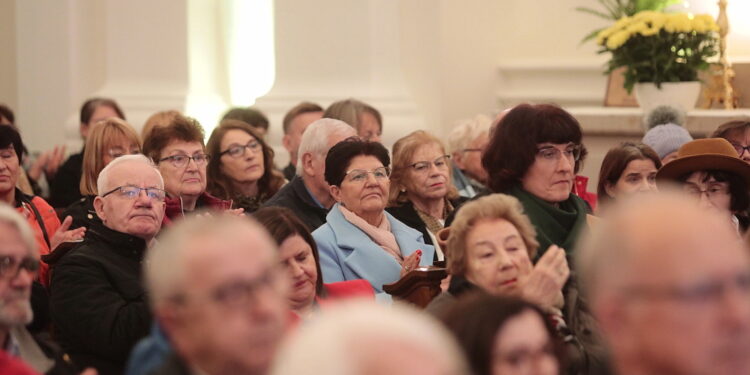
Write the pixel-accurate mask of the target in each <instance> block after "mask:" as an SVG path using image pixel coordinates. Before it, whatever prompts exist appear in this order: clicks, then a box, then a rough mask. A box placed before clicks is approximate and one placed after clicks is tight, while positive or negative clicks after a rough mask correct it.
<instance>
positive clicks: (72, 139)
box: [0, 0, 750, 164]
mask: <svg viewBox="0 0 750 375" xmlns="http://www.w3.org/2000/svg"><path fill="white" fill-rule="evenodd" d="M691 3H693V4H694V7H696V9H694V10H696V11H702V9H697V8H698V7H703V8H705V10H707V11H710V12H715V8H716V6H715V1H714V0H697V1H693V2H691ZM730 3H731V4H730V11H731V10H732V7H734V9H735V10H737V11H736V12H735V13H730V15H731V17H730V20H731V21H732V22H733V23H734V30H735V33H734V34H732V39H730V56H731V57H733V58H735V59H742V58H745V59H748V58H750V30H748V29H747V28H748V26H745V25H744V24H742V23H741V22H740V21H742V20H740V19H739V18H740V17H741V14H740V13H741V11H742V10H743V9H746V8H747V7H748V5H746V4H745V3H748V4H750V2H746V1H740V0H732V1H730ZM579 5H589V6H597V3H596V2H595V1H593V0H502V1H497V0H462V1H455V0H402V1H382V0H317V1H314V2H312V1H310V2H308V1H297V0H275V2H274V8H275V9H274V12H275V19H274V21H275V28H276V78H275V84H274V87H273V88H272V89H271V90H270V92H269V93H268V94H267V95H266V96H265V97H263V98H260V99H259V100H258V105H259V106H260V107H261V108H262V109H264V110H266V111H267V112H268V113H269V117H270V118H271V120H272V122H273V124H272V130H271V134H270V141H271V143H272V144H273V145H275V146H276V147H277V150H278V151H279V159H280V161H279V164H283V163H284V162H285V159H286V156H285V155H283V154H284V152H283V151H282V150H281V149H280V147H279V146H280V139H281V124H280V121H281V116H282V115H283V113H284V112H285V111H286V110H287V109H288V108H290V107H291V106H292V105H294V104H296V102H298V101H300V100H313V101H318V102H320V103H321V104H323V105H327V104H329V103H330V102H332V101H334V100H338V99H342V98H346V97H350V96H354V97H359V98H361V99H363V100H365V101H370V102H371V103H372V104H374V105H375V106H376V107H378V108H380V109H381V111H382V112H383V114H384V116H385V132H386V134H385V137H384V138H385V142H386V143H387V144H389V143H391V142H393V141H395V140H396V139H397V138H398V137H400V136H402V135H404V134H406V133H408V132H409V131H412V130H415V129H417V128H425V129H429V130H431V131H433V132H435V133H437V134H438V135H444V134H446V133H447V131H448V130H449V129H450V127H451V125H452V124H453V123H455V122H456V121H457V120H459V119H462V118H467V117H471V116H473V115H475V114H477V113H487V114H492V113H495V112H497V111H498V110H500V109H501V106H504V105H508V104H512V103H514V102H518V101H521V100H535V101H546V100H556V101H559V102H561V103H563V104H568V105H574V104H581V103H589V104H590V103H600V102H601V100H602V99H603V94H604V92H603V88H604V83H605V81H604V77H603V76H601V75H600V74H599V72H600V68H601V63H602V62H603V61H604V59H605V57H604V56H599V55H597V54H596V53H595V51H596V47H595V46H594V45H593V44H592V43H589V44H584V45H581V44H580V43H579V42H580V40H581V38H582V37H583V36H584V35H585V34H587V33H588V32H589V31H590V30H592V29H594V28H596V27H599V26H604V22H603V21H600V20H599V19H597V18H595V17H593V16H589V15H586V14H581V13H579V12H576V11H574V10H573V9H574V8H575V7H576V6H579ZM743 7H744V8H743ZM214 8H215V4H214V5H212V2H211V1H210V0H160V1H151V0H131V1H127V2H123V1H119V0H99V1H97V0H60V1H55V2H38V1H25V0H12V1H3V2H0V22H2V25H0V27H1V28H2V29H1V30H3V32H2V35H0V41H2V43H3V46H6V47H5V48H7V49H8V51H10V53H8V54H2V56H0V79H1V80H2V81H1V82H2V84H0V102H7V103H9V104H11V106H13V107H14V108H15V109H16V111H17V113H18V118H19V124H20V125H21V127H22V129H23V131H24V136H25V138H26V141H27V143H29V145H30V147H31V149H33V150H39V149H45V148H49V147H51V146H52V145H54V144H58V143H63V142H66V143H68V144H69V145H70V146H71V149H76V148H77V147H79V145H80V142H79V141H78V138H77V134H76V127H77V113H78V107H79V106H80V103H81V102H82V101H83V100H84V99H85V98H87V97H90V96H92V95H108V96H113V97H114V98H115V99H117V100H118V101H120V102H121V104H122V105H123V107H124V109H125V111H126V114H127V115H128V119H129V120H130V122H131V123H132V124H133V125H134V126H136V127H137V128H139V127H140V126H141V124H142V122H143V120H145V118H146V117H147V116H148V115H149V114H150V113H151V112H154V111H157V110H163V109H172V108H175V109H183V110H184V109H185V103H186V101H187V99H188V98H189V97H191V98H193V99H195V98H197V99H198V100H199V101H200V100H204V99H201V96H200V95H202V94H204V93H206V92H208V96H207V99H205V100H214V101H215V103H222V101H225V99H226V90H227V80H229V79H231V77H228V74H227V72H226V68H225V64H224V62H223V61H221V59H222V56H225V54H226V53H227V51H224V50H223V43H222V41H221V40H220V35H221V32H219V30H218V28H219V27H220V25H217V21H216V18H212V17H214V16H213V15H211V14H209V13H210V12H216V10H215V9H214ZM189 9H193V12H195V11H196V9H197V11H199V12H200V10H201V9H205V10H206V12H208V13H207V14H206V15H204V17H203V18H202V20H203V23H201V22H197V23H196V21H195V19H193V18H191V20H192V21H191V23H190V24H189V23H188V14H189ZM191 17H192V16H191ZM198 20H199V21H200V20H201V18H200V17H198ZM191 25H192V26H191ZM206 28H209V29H206ZM5 30H9V32H5ZM201 31H204V32H205V33H204V34H201ZM248 48H252V46H248ZM202 56H205V58H204V59H201V57H202ZM201 64H202V65H201ZM198 65H200V66H199V68H200V69H203V70H200V69H197V70H196V69H193V68H195V67H196V66H198ZM201 72H205V73H201ZM191 74H192V77H193V78H191ZM196 74H201V75H202V77H204V79H203V81H200V80H198V79H196ZM205 77H208V78H205ZM191 85H192V86H191ZM191 90H193V91H191ZM194 94H195V95H194ZM211 95H213V96H211ZM188 114H191V113H188ZM196 115H197V113H196ZM204 122H206V120H204Z"/></svg>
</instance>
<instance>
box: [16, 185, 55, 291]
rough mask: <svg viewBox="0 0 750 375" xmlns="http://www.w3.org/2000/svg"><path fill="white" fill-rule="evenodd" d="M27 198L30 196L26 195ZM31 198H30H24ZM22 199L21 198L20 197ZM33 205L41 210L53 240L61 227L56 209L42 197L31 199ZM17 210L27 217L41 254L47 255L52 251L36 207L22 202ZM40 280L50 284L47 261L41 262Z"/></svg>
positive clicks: (49, 237) (41, 215) (40, 213)
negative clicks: (37, 215)
mask: <svg viewBox="0 0 750 375" xmlns="http://www.w3.org/2000/svg"><path fill="white" fill-rule="evenodd" d="M16 194H20V193H19V192H16ZM25 198H29V197H28V196H26V197H25ZM24 200H27V201H28V200H29V199H24ZM19 201H21V199H19ZM30 202H31V205H33V206H34V207H35V208H36V211H37V212H39V216H40V217H41V218H42V224H43V226H44V229H45V231H46V232H47V238H48V239H49V240H52V236H54V235H55V232H57V230H58V229H59V228H60V219H59V218H58V217H57V213H55V209H54V208H52V206H50V205H49V204H48V203H47V202H46V201H45V200H44V199H42V198H41V197H36V196H35V197H33V198H31V199H30ZM16 210H17V211H18V212H19V213H21V215H23V216H24V217H25V218H26V221H27V222H28V223H29V226H31V230H33V231H34V238H36V243H37V247H38V248H39V256H42V255H46V254H49V253H50V250H51V249H50V248H49V245H48V244H47V240H46V239H45V238H44V231H42V225H40V224H39V222H38V221H37V218H36V215H35V214H34V209H33V208H32V207H30V204H29V203H22V204H21V206H20V207H17V208H16ZM39 265H40V267H39V281H41V283H42V284H44V286H47V287H48V286H49V265H47V263H45V262H41V261H40V262H39Z"/></svg>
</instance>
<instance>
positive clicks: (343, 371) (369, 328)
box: [271, 300, 468, 375]
mask: <svg viewBox="0 0 750 375" xmlns="http://www.w3.org/2000/svg"><path fill="white" fill-rule="evenodd" d="M394 343H395V344H397V345H403V350H405V351H409V350H411V351H412V352H413V351H415V350H418V351H419V353H428V354H429V355H430V357H431V358H430V360H431V362H432V363H436V364H437V365H439V366H440V367H443V368H444V373H446V374H468V370H467V368H468V367H467V365H466V363H465V361H464V359H463V356H462V354H461V353H462V352H461V351H460V349H459V347H458V345H457V344H456V342H455V340H454V339H453V337H452V336H451V335H450V334H449V333H448V331H447V330H446V329H445V328H444V327H443V326H442V325H441V324H440V323H438V322H437V321H436V320H434V318H432V317H431V316H429V315H427V314H424V313H422V312H420V311H417V310H415V309H414V308H412V307H409V306H406V305H401V304H398V303H396V304H394V305H393V306H383V305H380V304H377V303H375V302H373V301H372V300H355V301H347V302H343V303H340V304H339V305H337V306H332V307H330V308H328V309H326V310H325V311H323V312H321V314H320V315H319V316H318V317H316V319H313V320H312V321H310V322H307V323H306V324H304V325H302V326H301V327H299V328H298V332H297V334H296V335H295V336H293V337H292V338H291V339H290V340H289V341H288V342H286V343H285V345H284V346H283V347H282V348H281V349H280V351H279V353H277V355H276V356H275V357H276V362H275V364H274V367H273V368H272V370H271V374H272V375H292V374H327V375H356V374H364V373H367V370H368V369H366V368H363V366H365V363H363V362H370V363H371V361H367V359H372V358H373V356H375V357H376V360H379V361H387V360H388V358H382V357H381V358H377V357H378V354H379V353H378V351H379V350H383V348H384V347H387V346H392V345H393V344H394Z"/></svg>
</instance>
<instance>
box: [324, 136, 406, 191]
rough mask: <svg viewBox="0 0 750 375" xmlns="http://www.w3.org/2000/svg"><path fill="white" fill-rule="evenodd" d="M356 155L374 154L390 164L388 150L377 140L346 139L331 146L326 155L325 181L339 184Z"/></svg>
mask: <svg viewBox="0 0 750 375" xmlns="http://www.w3.org/2000/svg"><path fill="white" fill-rule="evenodd" d="M357 156H374V157H375V158H377V159H378V160H380V162H381V163H383V166H386V167H388V166H390V164H391V158H390V156H388V150H387V149H386V148H385V146H383V145H382V144H380V143H379V142H370V141H363V140H360V139H355V138H351V139H347V140H345V141H342V142H339V143H337V144H336V145H335V146H333V147H331V149H330V150H329V151H328V155H326V172H325V178H326V182H328V184H329V185H331V186H341V182H342V181H344V177H346V170H347V168H349V165H350V164H351V162H352V159H354V158H355V157H357Z"/></svg>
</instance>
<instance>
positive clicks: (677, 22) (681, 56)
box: [596, 11, 719, 110]
mask: <svg viewBox="0 0 750 375" xmlns="http://www.w3.org/2000/svg"><path fill="white" fill-rule="evenodd" d="M718 30H719V27H718V26H717V25H716V22H715V21H714V19H713V17H711V16H710V15H707V14H701V15H696V16H692V15H689V14H687V13H662V12H655V11H641V12H638V13H636V14H634V15H633V16H629V17H622V18H620V19H619V20H617V22H615V24H614V25H612V26H610V27H608V28H606V29H604V30H602V31H600V32H599V33H598V34H597V36H596V43H597V44H598V45H600V46H601V49H600V51H599V53H611V54H612V58H611V59H610V60H609V62H608V64H607V65H608V67H607V73H610V72H612V71H613V70H615V69H618V68H624V73H623V76H624V78H625V83H624V87H625V89H626V90H627V91H628V93H630V92H631V91H632V90H633V88H635V95H636V98H637V99H638V102H639V104H640V105H641V107H646V108H650V107H654V106H657V105H672V106H679V107H682V108H683V109H684V110H689V109H692V108H694V106H695V101H696V100H697V98H698V94H699V93H700V81H699V80H698V72H699V71H701V70H705V69H707V68H708V67H709V61H708V60H709V59H710V58H711V57H713V56H715V55H716V53H717V46H718V38H717V33H716V32H717V31H718Z"/></svg>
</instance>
